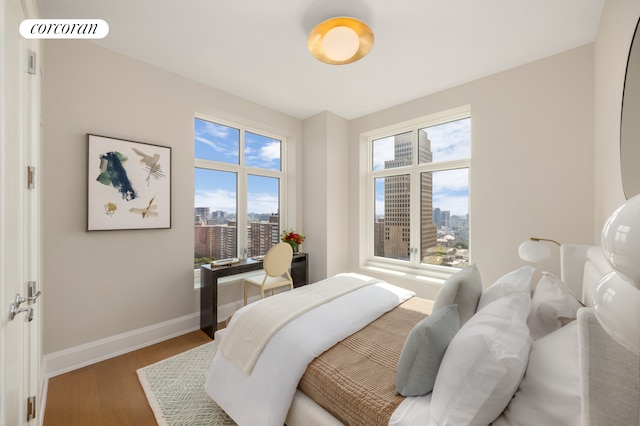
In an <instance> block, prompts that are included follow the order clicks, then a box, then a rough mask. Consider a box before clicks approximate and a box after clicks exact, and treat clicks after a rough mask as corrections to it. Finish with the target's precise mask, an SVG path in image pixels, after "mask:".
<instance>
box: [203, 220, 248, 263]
mask: <svg viewBox="0 0 640 426" xmlns="http://www.w3.org/2000/svg"><path fill="white" fill-rule="evenodd" d="M194 233H195V235H194V255H195V257H209V258H213V259H226V258H229V257H235V256H236V255H237V254H236V253H237V244H236V241H237V237H236V236H237V235H238V234H237V226H236V222H231V221H230V222H229V223H228V224H226V225H205V226H196V227H194Z"/></svg>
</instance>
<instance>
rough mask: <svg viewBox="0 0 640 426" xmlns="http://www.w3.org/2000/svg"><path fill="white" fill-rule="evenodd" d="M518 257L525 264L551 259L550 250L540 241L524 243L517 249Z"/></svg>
mask: <svg viewBox="0 0 640 426" xmlns="http://www.w3.org/2000/svg"><path fill="white" fill-rule="evenodd" d="M518 255H519V256H520V259H522V260H524V261H525V262H531V263H540V262H544V261H545V260H548V259H549V258H550V257H551V250H549V247H547V246H546V245H544V244H542V243H541V242H540V241H525V242H524V243H522V244H520V247H518Z"/></svg>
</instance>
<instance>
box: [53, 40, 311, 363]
mask: <svg viewBox="0 0 640 426" xmlns="http://www.w3.org/2000/svg"><path fill="white" fill-rule="evenodd" d="M44 48H45V52H44V53H45V55H44V56H45V71H44V105H43V143H42V158H43V167H42V169H43V170H42V182H43V184H42V194H43V199H42V206H43V213H42V218H43V251H44V255H43V262H44V265H43V271H44V286H45V289H46V295H47V297H46V301H44V303H45V304H44V318H45V321H44V353H47V354H48V353H52V352H55V351H58V350H61V349H65V348H69V347H73V346H76V345H80V344H83V343H88V342H92V341H95V340H98V339H101V338H106V337H109V336H113V335H116V334H119V333H124V332H127V331H131V330H136V329H139V328H142V327H145V326H149V325H152V324H157V323H160V322H163V321H168V320H171V319H175V318H179V317H181V316H185V315H189V314H192V313H194V312H197V311H198V309H199V308H198V307H199V292H197V291H194V289H193V260H192V259H193V254H192V253H193V120H194V114H195V113H202V114H206V115H208V116H212V117H218V118H221V119H225V120H230V121H233V122H239V123H242V124H245V125H249V126H255V127H256V128H260V129H264V130H266V131H270V132H273V133H276V134H279V135H283V136H286V137H288V138H289V140H290V141H291V142H292V147H293V148H294V149H293V150H291V151H290V152H289V153H290V154H291V155H292V165H293V167H292V168H291V170H290V171H291V173H292V175H293V176H294V179H293V181H294V182H301V180H302V179H301V177H300V176H296V170H295V164H299V163H300V161H301V150H300V149H298V150H296V149H295V147H296V146H297V145H298V144H299V143H300V140H301V122H300V121H299V120H297V119H293V118H290V117H288V116H285V115H283V114H280V113H277V112H274V111H272V110H269V109H266V108H263V107H260V106H258V105H256V104H253V103H251V102H247V101H244V100H242V99H239V98H236V97H233V96H230V95H228V94H225V93H223V92H221V91H217V90H213V89H210V88H206V87H204V86H202V85H200V84H197V83H194V82H192V81H189V80H185V79H184V78H180V77H177V76H175V75H173V74H170V73H167V72H164V71H161V70H159V69H157V68H154V67H151V66H148V65H146V64H143V63H140V62H137V61H135V60H132V59H129V58H126V57H124V56H121V55H118V54H116V53H113V52H112V51H109V50H105V49H102V48H99V47H96V45H95V44H92V43H90V42H83V41H69V40H64V41H63V40H55V41H47V42H46V43H45V46H44ZM87 133H95V134H100V135H105V136H112V137H117V138H123V139H129V140H135V141H140V142H147V143H153V144H158V145H165V146H170V147H172V170H171V172H172V185H171V189H172V229H169V230H145V231H106V232H85V229H86V179H87V177H86V175H87V170H86V156H87V153H86V134H87ZM287 188H288V191H290V196H291V198H290V199H292V200H301V198H302V197H301V196H300V193H301V185H300V187H299V188H297V189H296V185H295V184H294V185H289V186H288V187H287ZM296 206H301V201H294V203H292V204H291V207H292V208H291V210H290V211H289V212H288V213H289V217H290V223H292V225H291V226H295V221H296V218H297V216H296V208H295V207H296ZM297 210H298V214H299V212H300V211H301V209H300V208H298V209H297ZM300 221H301V220H299V221H298V222H300Z"/></svg>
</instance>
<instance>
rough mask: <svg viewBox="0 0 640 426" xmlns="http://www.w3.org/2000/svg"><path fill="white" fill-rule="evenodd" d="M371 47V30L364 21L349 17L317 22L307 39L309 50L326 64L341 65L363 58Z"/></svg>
mask: <svg viewBox="0 0 640 426" xmlns="http://www.w3.org/2000/svg"><path fill="white" fill-rule="evenodd" d="M372 47H373V31H371V28H369V26H368V25H367V24H365V23H364V22H362V21H360V20H358V19H355V18H349V17H344V16H343V17H337V18H331V19H327V20H326V21H323V22H321V23H319V24H318V25H317V26H316V27H315V28H314V29H313V30H311V32H310V33H309V37H308V39H307V48H308V49H309V52H311V54H312V55H313V56H314V57H315V58H316V59H318V60H320V61H322V62H325V63H327V64H333V65H342V64H349V63H351V62H355V61H357V60H359V59H361V58H363V57H364V56H365V55H366V54H367V53H369V51H370V50H371V48H372Z"/></svg>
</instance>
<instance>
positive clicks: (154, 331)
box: [43, 312, 200, 388]
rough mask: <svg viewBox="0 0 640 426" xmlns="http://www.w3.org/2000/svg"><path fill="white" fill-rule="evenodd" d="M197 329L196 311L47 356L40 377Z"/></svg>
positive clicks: (198, 319) (197, 316)
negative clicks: (42, 374) (42, 373)
mask: <svg viewBox="0 0 640 426" xmlns="http://www.w3.org/2000/svg"><path fill="white" fill-rule="evenodd" d="M199 328H200V313H199V312H197V313H193V314H190V315H186V316H183V317H180V318H175V319H172V320H169V321H165V322H162V323H159V324H154V325H150V326H148V327H143V328H139V329H137V330H132V331H128V332H126V333H122V334H117V335H115V336H111V337H107V338H104V339H100V340H96V341H94V342H90V343H85V344H83V345H79V346H74V347H72V348H69V349H64V350H61V351H58V352H54V353H51V354H47V355H45V356H44V357H43V361H44V377H45V380H48V379H49V378H51V377H54V376H57V375H60V374H64V373H68V372H69V371H73V370H76V369H78V368H82V367H86V366H87V365H91V364H95V363H96V362H100V361H104V360H105V359H109V358H113V357H115V356H118V355H122V354H125V353H127V352H131V351H134V350H136V349H140V348H143V347H145V346H149V345H153V344H154V343H158V342H162V341H164V340H168V339H171V338H173V337H177V336H180V335H182V334H185V333H189V332H192V331H195V330H198V329H199ZM45 388H46V384H45Z"/></svg>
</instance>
